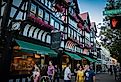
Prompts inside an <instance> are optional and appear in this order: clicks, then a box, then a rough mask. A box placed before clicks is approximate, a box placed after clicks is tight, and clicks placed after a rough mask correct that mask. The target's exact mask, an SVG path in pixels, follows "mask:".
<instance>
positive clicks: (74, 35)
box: [74, 31, 77, 39]
mask: <svg viewBox="0 0 121 82" xmlns="http://www.w3.org/2000/svg"><path fill="white" fill-rule="evenodd" d="M76 35H77V34H76V31H74V39H76Z"/></svg>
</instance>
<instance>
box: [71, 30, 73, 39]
mask: <svg viewBox="0 0 121 82" xmlns="http://www.w3.org/2000/svg"><path fill="white" fill-rule="evenodd" d="M71 34H72V37H73V38H74V30H72V31H71Z"/></svg>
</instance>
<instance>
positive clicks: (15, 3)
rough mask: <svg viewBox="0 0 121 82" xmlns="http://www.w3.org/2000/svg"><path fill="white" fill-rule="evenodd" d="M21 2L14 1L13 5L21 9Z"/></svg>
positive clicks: (20, 0)
mask: <svg viewBox="0 0 121 82" xmlns="http://www.w3.org/2000/svg"><path fill="white" fill-rule="evenodd" d="M21 2H22V0H13V5H14V6H17V7H19V5H20V4H21Z"/></svg>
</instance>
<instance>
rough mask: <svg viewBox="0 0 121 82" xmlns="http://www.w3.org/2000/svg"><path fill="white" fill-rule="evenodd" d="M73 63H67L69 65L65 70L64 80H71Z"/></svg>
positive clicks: (66, 81) (65, 81)
mask: <svg viewBox="0 0 121 82" xmlns="http://www.w3.org/2000/svg"><path fill="white" fill-rule="evenodd" d="M70 68H71V64H70V63H67V67H66V68H65V71H64V82H71V70H70Z"/></svg>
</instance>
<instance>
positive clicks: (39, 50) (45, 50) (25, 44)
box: [16, 40, 57, 57]
mask: <svg viewBox="0 0 121 82" xmlns="http://www.w3.org/2000/svg"><path fill="white" fill-rule="evenodd" d="M16 42H17V43H18V45H19V46H20V48H21V49H25V50H30V51H33V52H37V53H38V54H43V55H49V56H52V57H53V56H57V53H56V52H55V51H54V50H52V49H50V48H49V47H45V46H41V45H37V44H33V43H29V42H25V41H21V40H16Z"/></svg>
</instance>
